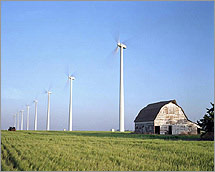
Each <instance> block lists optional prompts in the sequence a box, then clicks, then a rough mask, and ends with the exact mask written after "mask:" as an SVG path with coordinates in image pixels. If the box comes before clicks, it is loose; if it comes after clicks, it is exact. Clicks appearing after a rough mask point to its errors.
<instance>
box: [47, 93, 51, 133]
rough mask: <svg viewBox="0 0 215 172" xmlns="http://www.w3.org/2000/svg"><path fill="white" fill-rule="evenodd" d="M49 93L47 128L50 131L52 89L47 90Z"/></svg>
mask: <svg viewBox="0 0 215 172" xmlns="http://www.w3.org/2000/svg"><path fill="white" fill-rule="evenodd" d="M46 93H47V94H48V108H47V123H46V130H47V131H49V129H50V94H51V93H52V92H51V91H47V92H46Z"/></svg>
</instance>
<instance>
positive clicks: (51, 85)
mask: <svg viewBox="0 0 215 172" xmlns="http://www.w3.org/2000/svg"><path fill="white" fill-rule="evenodd" d="M52 87H53V84H52V83H50V84H49V89H48V91H51V89H52Z"/></svg>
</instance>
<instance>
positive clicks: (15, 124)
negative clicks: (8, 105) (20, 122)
mask: <svg viewBox="0 0 215 172" xmlns="http://www.w3.org/2000/svg"><path fill="white" fill-rule="evenodd" d="M13 117H14V124H13V126H14V127H15V128H16V114H15V115H13Z"/></svg>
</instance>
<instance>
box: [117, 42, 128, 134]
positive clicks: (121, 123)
mask: <svg viewBox="0 0 215 172" xmlns="http://www.w3.org/2000/svg"><path fill="white" fill-rule="evenodd" d="M119 48H120V91H119V92H120V93H119V95H120V96H119V131H120V132H124V131H125V128H124V79H123V49H126V48H127V47H126V45H125V44H124V43H121V42H120V41H119V39H118V40H117V47H116V49H115V53H117V51H118V49H119Z"/></svg>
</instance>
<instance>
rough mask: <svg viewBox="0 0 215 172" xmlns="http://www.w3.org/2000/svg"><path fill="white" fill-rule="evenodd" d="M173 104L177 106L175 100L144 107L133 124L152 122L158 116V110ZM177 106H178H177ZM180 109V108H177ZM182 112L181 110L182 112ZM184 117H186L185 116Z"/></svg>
mask: <svg viewBox="0 0 215 172" xmlns="http://www.w3.org/2000/svg"><path fill="white" fill-rule="evenodd" d="M170 102H172V103H174V104H176V105H177V103H176V100H169V101H162V102H157V103H152V104H149V105H147V106H146V107H144V108H143V109H142V110H141V111H140V112H139V114H138V115H137V117H136V119H135V120H134V122H147V121H154V120H155V118H156V116H157V115H158V113H159V111H160V109H161V108H162V107H163V106H164V105H166V104H168V103H170ZM177 106H178V105H177ZM179 107H180V106H179ZM182 111H183V110H182ZM185 116H186V115H185Z"/></svg>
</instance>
